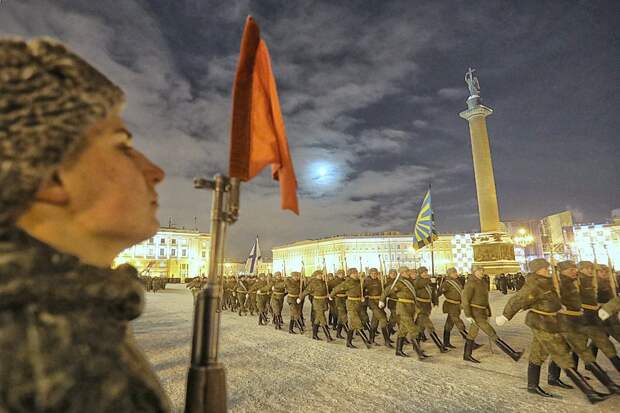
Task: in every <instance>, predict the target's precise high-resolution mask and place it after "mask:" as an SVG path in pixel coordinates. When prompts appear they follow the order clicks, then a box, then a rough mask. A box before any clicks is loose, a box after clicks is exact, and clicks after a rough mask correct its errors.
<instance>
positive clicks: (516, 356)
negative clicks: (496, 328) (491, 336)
mask: <svg viewBox="0 0 620 413" xmlns="http://www.w3.org/2000/svg"><path fill="white" fill-rule="evenodd" d="M495 344H497V347H499V348H500V350H502V351H503V352H504V353H506V354H507V355H508V357H510V358H511V359H513V360H514V361H519V359H520V358H521V356H522V355H523V352H522V351H516V350H514V349H513V348H512V347H510V345H508V343H506V342H505V341H504V340H502V339H501V338H499V337H498V338H497V339H495Z"/></svg>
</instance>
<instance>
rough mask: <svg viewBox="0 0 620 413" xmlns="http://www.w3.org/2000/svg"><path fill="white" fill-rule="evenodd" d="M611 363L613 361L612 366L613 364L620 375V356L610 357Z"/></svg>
mask: <svg viewBox="0 0 620 413" xmlns="http://www.w3.org/2000/svg"><path fill="white" fill-rule="evenodd" d="M609 361H611V364H613V365H614V367H615V368H616V370H618V373H620V357H618V356H613V357H610V358H609Z"/></svg>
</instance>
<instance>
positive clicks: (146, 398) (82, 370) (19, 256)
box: [0, 228, 170, 413]
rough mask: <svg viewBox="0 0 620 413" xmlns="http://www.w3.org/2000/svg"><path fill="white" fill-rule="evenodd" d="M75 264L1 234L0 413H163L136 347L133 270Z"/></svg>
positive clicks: (22, 237)
mask: <svg viewBox="0 0 620 413" xmlns="http://www.w3.org/2000/svg"><path fill="white" fill-rule="evenodd" d="M131 269H132V268H131V267H130V269H123V270H111V269H106V268H98V267H93V266H90V265H85V264H81V263H80V262H79V261H78V259H77V258H76V257H73V256H71V255H67V254H63V253H60V252H58V251H57V250H55V249H53V248H51V247H50V246H48V245H46V244H43V243H41V242H39V241H37V240H35V239H34V238H32V237H30V236H29V235H27V234H26V233H24V232H23V231H21V230H18V229H16V228H8V229H7V228H3V229H2V231H1V233H0V412H7V411H10V412H64V413H73V412H75V413H78V412H79V413H83V412H91V413H94V412H168V411H169V410H170V403H169V400H168V398H167V397H166V395H165V394H164V392H163V390H162V387H161V385H160V383H159V380H158V379H157V376H156V375H155V374H154V372H153V370H152V368H151V366H150V364H149V362H148V361H147V360H146V358H145V357H144V355H143V354H142V352H141V351H140V350H139V349H138V347H137V345H136V344H135V343H134V341H133V339H132V334H131V332H130V329H129V321H131V320H133V319H135V318H137V317H138V316H139V315H140V313H141V312H142V309H143V307H144V290H143V288H142V286H141V285H140V282H139V281H138V280H137V274H136V272H135V270H133V271H131Z"/></svg>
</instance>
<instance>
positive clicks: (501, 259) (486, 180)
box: [459, 68, 520, 275]
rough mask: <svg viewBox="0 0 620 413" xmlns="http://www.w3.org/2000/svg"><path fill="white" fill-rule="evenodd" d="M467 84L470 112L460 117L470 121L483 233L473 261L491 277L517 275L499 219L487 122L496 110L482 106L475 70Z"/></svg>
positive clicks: (475, 244)
mask: <svg viewBox="0 0 620 413" xmlns="http://www.w3.org/2000/svg"><path fill="white" fill-rule="evenodd" d="M465 82H466V83H467V87H468V88H469V98H467V110H464V111H463V112H461V113H460V114H459V116H461V117H462V118H463V119H466V120H467V121H468V122H469V133H470V136H471V152H472V157H473V161H474V176H475V178H476V194H477V197H478V213H479V215H480V233H479V234H476V235H475V236H474V239H473V248H474V262H476V263H477V264H481V265H483V266H484V268H485V270H486V272H487V273H488V274H490V275H494V274H500V273H513V272H518V271H520V267H519V264H518V263H517V261H516V260H515V253H514V244H513V242H512V239H511V238H510V236H509V235H508V234H506V233H505V232H504V231H503V228H502V225H501V223H500V220H499V207H498V206H497V192H496V190H495V177H494V175H493V160H492V159H491V147H490V145H489V134H488V132H487V121H486V117H487V116H489V115H490V114H491V113H493V110H492V109H491V108H489V107H487V106H484V105H483V104H482V98H481V97H480V82H479V81H478V76H476V71H475V70H473V69H472V68H469V70H468V71H467V73H465Z"/></svg>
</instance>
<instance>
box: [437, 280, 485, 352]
mask: <svg viewBox="0 0 620 413" xmlns="http://www.w3.org/2000/svg"><path fill="white" fill-rule="evenodd" d="M440 293H441V294H442V295H443V296H444V302H443V307H442V310H443V313H444V314H447V315H448V316H447V317H446V324H445V325H444V328H443V345H444V346H445V347H448V348H456V347H454V346H453V345H452V344H450V332H451V331H452V328H453V327H454V326H456V328H457V329H458V330H459V332H460V333H461V336H462V337H463V340H466V339H467V330H466V329H465V323H463V320H461V301H462V296H463V287H462V286H461V283H460V282H459V274H458V271H457V270H456V268H448V271H447V275H446V278H445V279H444V281H443V282H442V283H441V287H440ZM480 346H481V345H480V344H477V343H475V342H474V344H473V349H474V350H476V349H477V348H478V347H480Z"/></svg>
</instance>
